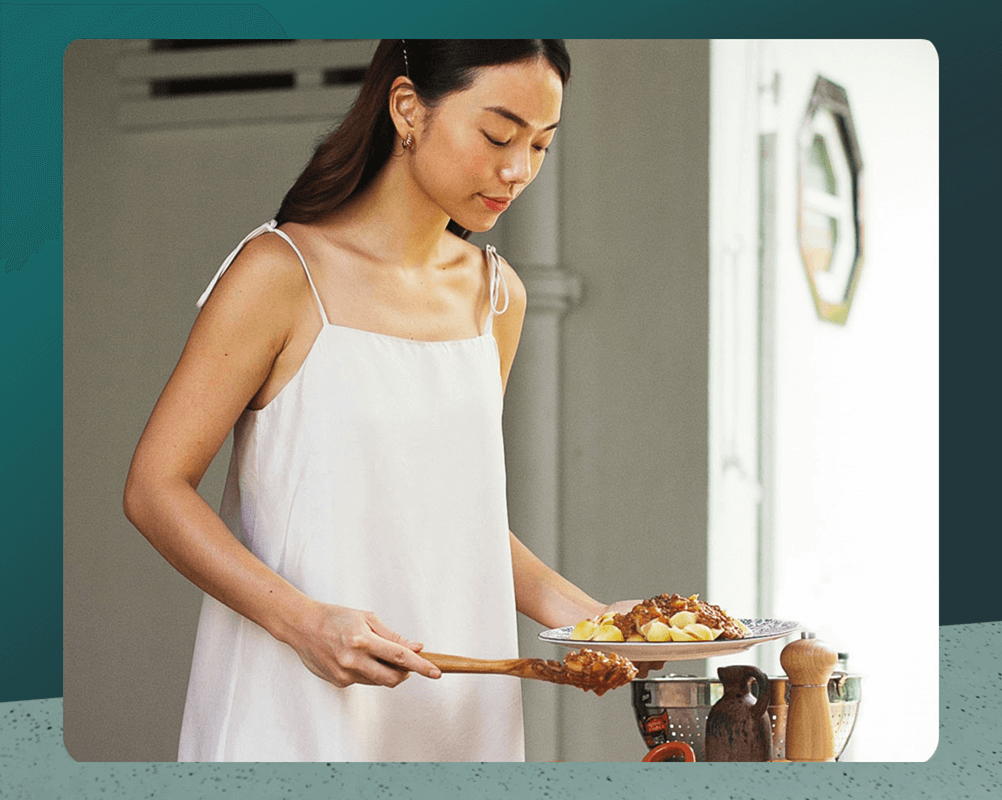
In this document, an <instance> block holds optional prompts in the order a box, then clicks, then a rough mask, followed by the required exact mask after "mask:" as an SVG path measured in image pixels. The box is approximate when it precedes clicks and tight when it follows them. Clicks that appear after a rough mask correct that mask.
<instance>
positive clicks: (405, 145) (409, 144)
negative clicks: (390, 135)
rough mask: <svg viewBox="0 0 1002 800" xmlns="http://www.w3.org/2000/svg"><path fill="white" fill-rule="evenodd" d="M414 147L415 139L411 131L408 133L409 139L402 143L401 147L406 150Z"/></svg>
mask: <svg viewBox="0 0 1002 800" xmlns="http://www.w3.org/2000/svg"><path fill="white" fill-rule="evenodd" d="M413 145H414V137H413V136H412V135H411V132H410V131H407V138H406V139H404V140H403V141H402V142H401V143H400V146H401V147H403V148H404V150H410V149H411V147H412V146H413Z"/></svg>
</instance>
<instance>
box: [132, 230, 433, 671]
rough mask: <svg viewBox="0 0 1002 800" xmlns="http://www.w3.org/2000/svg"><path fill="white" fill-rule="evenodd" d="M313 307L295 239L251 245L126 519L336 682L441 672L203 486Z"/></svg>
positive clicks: (189, 356) (217, 301) (175, 392)
mask: <svg viewBox="0 0 1002 800" xmlns="http://www.w3.org/2000/svg"><path fill="white" fill-rule="evenodd" d="M310 306H312V309H313V311H312V313H313V315H314V317H315V316H316V306H315V301H314V300H313V297H312V294H311V290H310V288H309V284H308V282H307V280H306V277H305V274H304V272H303V270H302V267H301V265H300V264H299V261H298V259H297V258H296V256H295V255H294V253H293V252H292V251H291V249H290V248H288V245H286V244H285V243H284V242H282V241H281V240H280V239H278V238H277V237H274V236H262V237H259V238H258V239H254V240H252V241H251V242H249V243H248V244H247V246H246V247H245V249H244V250H243V251H242V252H241V254H240V255H239V256H238V257H237V259H236V260H235V261H234V262H233V264H232V265H231V266H230V268H229V270H228V271H227V272H226V273H225V274H224V275H223V277H222V278H221V279H220V281H219V283H218V284H217V285H216V287H215V289H214V290H213V293H212V295H210V297H209V300H208V301H207V302H206V304H205V306H204V308H203V309H202V311H201V313H200V314H199V316H198V318H197V320H196V322H195V324H194V326H193V328H192V331H191V335H190V336H189V339H188V342H187V344H186V346H185V348H184V351H183V353H182V355H181V358H180V360H179V361H178V364H177V366H176V368H175V369H174V372H173V374H172V375H171V377H170V379H169V380H168V382H167V385H166V387H165V388H164V391H163V393H162V395H161V396H160V399H159V400H158V401H157V404H156V406H155V408H154V410H153V413H152V415H151V417H150V420H149V422H148V423H147V425H146V428H145V430H144V431H143V434H142V437H141V438H140V441H139V444H138V446H137V448H136V452H135V455H134V456H133V460H132V465H131V467H130V470H129V476H128V479H127V482H126V487H125V497H124V506H125V513H126V516H127V517H128V518H129V520H130V521H131V522H132V523H133V524H134V525H135V526H136V527H137V528H138V529H139V530H140V532H141V533H142V534H143V535H144V536H145V537H146V538H147V539H148V540H149V542H150V543H151V544H152V545H153V546H154V547H155V548H156V549H157V550H158V551H159V552H160V553H161V554H162V555H163V556H164V558H166V559H167V561H169V562H170V563H171V564H172V565H173V566H174V567H175V568H176V569H177V570H178V571H179V572H180V573H181V574H182V575H184V576H185V577H186V578H188V579H189V580H191V581H192V582H193V583H194V584H195V585H197V586H198V587H199V588H201V589H202V590H203V591H205V592H207V593H208V594H210V595H212V596H213V597H215V598H216V599H217V600H219V601H220V602H222V603H225V604H226V605H227V606H229V607H230V608H232V609H233V610H234V611H236V612H238V613H239V614H242V615H243V616H245V617H247V618H248V619H249V620H251V621H253V622H255V623H257V624H258V625H260V626H261V627H262V628H264V629H265V630H267V631H268V632H269V633H270V634H271V635H272V636H274V637H275V638H276V639H278V640H279V641H282V642H285V643H286V644H288V645H289V646H290V647H293V649H295V650H296V651H297V653H299V655H300V657H301V658H302V660H303V662H304V664H306V666H307V667H308V668H309V669H310V670H311V671H313V672H314V673H315V674H317V675H319V676H320V677H322V678H324V679H326V680H329V681H331V682H332V683H334V684H335V685H339V686H344V685H348V684H349V683H354V682H363V683H382V684H387V685H396V684H397V683H399V682H400V680H402V679H403V678H404V677H405V676H406V672H404V670H402V669H394V668H391V667H389V666H388V665H387V664H384V663H382V662H384V661H385V662H388V664H397V665H399V666H400V667H403V668H406V669H411V670H416V671H419V672H422V673H423V674H425V675H429V676H432V675H435V674H437V673H438V671H437V670H436V669H434V668H433V667H432V666H431V665H430V664H429V662H427V661H425V660H424V659H422V658H419V657H418V656H416V655H415V652H414V651H415V650H418V649H420V645H419V644H417V643H413V642H409V641H407V640H405V639H403V637H400V636H398V635H397V634H395V633H394V632H392V631H390V630H388V629H387V628H386V627H385V626H384V625H383V624H382V623H381V622H380V621H379V620H378V619H377V618H375V617H374V616H373V615H371V614H369V613H367V612H364V611H357V610H353V609H343V608H341V607H337V606H329V605H325V604H321V603H318V602H316V601H314V600H312V599H311V598H309V597H307V596H306V595H305V594H303V593H302V592H301V591H299V590H298V589H297V588H296V587H294V586H293V585H292V584H290V583H289V582H288V581H286V580H285V579H284V578H282V577H281V576H280V575H278V574H277V573H275V572H274V571H273V570H271V569H270V568H269V567H268V566H266V565H265V564H264V563H263V562H261V561H260V560H259V559H258V558H257V557H256V556H254V555H253V554H252V553H251V552H250V551H249V550H247V549H246V548H245V547H244V546H243V545H242V544H241V543H240V542H239V541H237V539H236V538H235V537H234V536H233V534H232V533H231V532H230V530H229V529H228V528H227V527H226V525H225V524H224V523H223V522H222V520H221V519H220V518H219V516H218V515H217V514H216V513H215V512H214V511H213V510H212V509H211V508H210V507H209V506H208V504H207V503H206V502H205V501H204V500H203V499H202V498H201V496H200V495H199V494H198V492H197V487H198V484H199V483H200V481H201V479H202V477H203V475H204V474H205V471H206V469H207V468H208V466H209V464H210V462H211V461H212V458H213V457H214V456H215V455H216V453H217V452H218V451H219V448H220V447H221V446H222V444H223V442H224V441H225V439H226V436H227V434H228V433H229V431H230V430H231V429H232V427H233V425H234V424H235V422H236V420H237V418H238V417H239V416H240V414H241V413H242V412H243V410H244V409H245V408H246V407H247V405H248V404H249V403H250V402H251V400H252V398H254V397H255V395H256V394H257V393H258V391H259V390H260V388H261V387H262V385H264V383H265V381H266V380H267V378H268V376H269V374H270V373H271V371H272V368H273V366H274V364H275V363H276V361H277V360H278V359H279V357H280V355H281V354H282V352H283V350H284V349H285V347H286V345H287V343H288V342H289V341H290V340H291V339H292V337H293V336H294V334H295V332H296V331H297V325H298V326H302V324H303V323H302V319H303V318H304V316H305V315H304V313H303V309H306V308H309V307H310ZM316 328H317V329H319V321H317V323H316ZM299 330H302V329H301V328H300V329H299Z"/></svg>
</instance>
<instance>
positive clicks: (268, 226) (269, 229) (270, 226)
mask: <svg viewBox="0 0 1002 800" xmlns="http://www.w3.org/2000/svg"><path fill="white" fill-rule="evenodd" d="M262 233H277V234H278V235H279V236H281V237H282V238H283V239H285V241H287V242H288V243H289V246H290V247H291V248H292V249H293V250H294V251H295V253H296V255H297V256H299V263H301V264H302V265H303V270H304V271H305V272H306V280H308V281H309V282H310V288H311V289H312V290H313V296H314V297H315V298H316V300H317V308H318V309H319V310H320V317H321V318H322V319H323V321H324V325H329V324H330V322H329V321H328V320H327V312H325V311H324V304H323V303H322V302H320V293H319V292H317V287H316V285H315V284H314V283H313V276H312V275H310V268H309V267H307V266H306V259H305V258H303V254H302V253H301V252H299V248H298V247H296V243H295V242H293V241H292V239H290V238H289V235H288V234H287V233H285V231H280V230H279V229H278V223H277V222H276V221H275V220H269V221H268V222H266V223H264V225H260V226H258V227H257V228H255V229H254V230H252V231H251V232H250V233H248V234H247V235H246V236H245V237H244V238H243V240H242V241H241V242H240V244H238V245H237V246H236V247H235V248H234V249H233V252H232V253H230V254H229V255H228V256H227V257H226V260H225V261H224V262H223V263H222V266H220V267H219V271H218V272H216V275H215V277H214V278H213V279H212V280H211V281H210V282H209V285H208V286H207V287H206V289H205V291H204V292H202V296H201V297H200V298H198V302H197V303H196V305H197V306H198V307H199V308H201V307H202V306H204V305H205V301H206V300H208V299H209V295H210V294H212V290H213V289H215V288H216V284H217V283H218V282H219V279H220V278H221V277H223V273H224V272H226V270H227V269H229V267H230V264H232V263H233V261H234V259H235V258H236V257H237V256H238V255H239V254H240V251H241V250H243V249H244V245H246V244H247V242H249V241H250V240H251V239H254V238H256V237H258V236H260V235H261V234H262Z"/></svg>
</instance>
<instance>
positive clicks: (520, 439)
mask: <svg viewBox="0 0 1002 800" xmlns="http://www.w3.org/2000/svg"><path fill="white" fill-rule="evenodd" d="M553 149H554V150H555V149H556V148H553ZM556 155H557V153H554V152H551V154H550V157H549V158H547V163H546V165H545V166H544V168H543V170H542V171H541V172H540V174H539V176H538V177H537V179H536V181H535V182H534V183H533V184H532V186H530V187H529V189H528V190H526V192H525V194H524V195H523V196H522V197H520V198H519V199H518V201H517V202H516V203H515V204H513V205H512V207H511V209H510V210H509V211H508V213H507V214H506V215H505V217H506V218H505V231H504V250H503V251H502V255H504V257H505V258H506V259H507V260H508V262H509V263H510V264H511V265H512V266H513V267H514V268H515V270H516V272H518V275H519V277H520V278H521V279H522V282H523V283H524V284H525V287H526V292H527V295H528V305H527V308H526V315H525V323H524V325H523V328H522V338H521V341H520V343H519V348H518V357H517V358H516V359H515V364H514V366H513V368H512V374H511V378H510V380H509V382H508V388H507V392H506V396H505V413H504V431H505V452H506V460H507V468H508V500H509V515H510V519H511V525H512V530H513V531H514V533H515V535H516V536H518V537H519V539H521V541H522V542H524V543H525V545H526V546H527V547H528V548H529V549H530V550H532V551H533V552H534V553H535V554H536V555H537V556H539V558H540V559H542V560H543V561H544V562H545V563H546V564H548V565H549V566H551V567H553V568H554V569H556V570H558V571H559V569H560V563H559V556H560V506H559V498H560V441H559V438H560V437H559V430H560V425H559V416H560V320H561V317H562V315H563V313H564V312H565V311H566V310H567V309H568V308H570V306H572V305H573V304H574V303H575V302H576V301H577V300H578V298H579V297H580V294H581V285H580V281H579V280H578V279H577V277H576V276H574V275H571V274H570V273H568V272H566V271H564V270H563V269H561V268H560V261H559V247H560V236H559V221H560V220H559V193H558V187H559V170H558V165H559V159H558V158H556V157H554V156H556ZM539 630H540V627H539V625H537V624H536V623H534V622H532V621H531V620H527V619H520V622H519V650H520V652H521V653H523V654H525V655H530V656H539V657H545V658H562V657H563V655H564V653H554V652H551V646H548V645H543V644H541V643H540V642H538V641H537V639H536V634H537V633H538V632H539ZM560 691H561V688H560V687H558V686H553V685H550V684H544V683H541V682H537V681H525V682H524V683H523V686H522V693H523V707H524V709H525V728H526V755H527V758H529V759H533V760H541V761H547V760H558V759H559V758H560V755H559V745H560V743H559V741H558V722H559V699H560ZM564 691H566V689H564Z"/></svg>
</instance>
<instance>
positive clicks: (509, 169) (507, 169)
mask: <svg viewBox="0 0 1002 800" xmlns="http://www.w3.org/2000/svg"><path fill="white" fill-rule="evenodd" d="M501 177H502V179H503V180H504V181H505V182H506V183H528V182H529V181H530V180H531V179H532V164H531V161H530V156H529V152H528V150H522V148H512V149H511V150H510V151H509V157H508V159H507V160H506V161H505V164H504V166H502V167H501Z"/></svg>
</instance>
